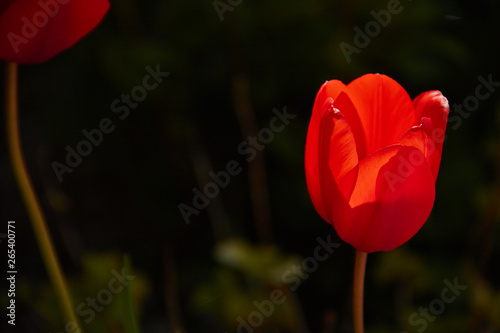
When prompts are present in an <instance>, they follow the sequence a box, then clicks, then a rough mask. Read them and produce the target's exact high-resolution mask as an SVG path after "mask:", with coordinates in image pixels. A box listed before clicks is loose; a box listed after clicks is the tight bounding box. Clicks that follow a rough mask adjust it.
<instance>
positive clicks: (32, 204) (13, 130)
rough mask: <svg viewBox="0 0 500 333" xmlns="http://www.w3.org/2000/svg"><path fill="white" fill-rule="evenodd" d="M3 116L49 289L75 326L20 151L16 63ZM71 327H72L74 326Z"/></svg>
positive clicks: (8, 79)
mask: <svg viewBox="0 0 500 333" xmlns="http://www.w3.org/2000/svg"><path fill="white" fill-rule="evenodd" d="M5 96H6V109H7V110H6V114H7V141H8V145H9V154H10V158H11V163H12V168H13V171H14V176H15V178H16V181H17V184H18V186H19V191H20V192H21V197H22V199H23V201H24V203H25V205H26V208H27V211H28V215H29V217H30V220H31V225H32V228H33V231H34V233H35V237H36V240H37V242H38V247H39V249H40V252H41V255H42V258H43V261H44V263H45V267H46V269H47V272H48V275H49V278H50V280H51V282H52V286H53V288H54V289H55V293H56V295H57V298H58V300H59V303H60V304H61V307H62V309H63V313H64V315H65V317H66V320H67V321H68V322H73V323H74V325H78V321H77V319H76V315H75V312H74V310H73V306H72V303H71V299H70V295H69V292H68V287H67V285H66V280H65V278H64V275H63V273H62V270H61V267H60V264H59V261H58V259H57V255H56V252H55V250H54V246H53V243H52V240H51V237H50V234H49V231H48V229H47V224H46V222H45V218H44V216H43V213H42V209H41V207H40V203H39V201H38V199H37V196H36V193H35V190H34V188H33V184H32V182H31V180H30V177H29V175H28V170H27V168H26V163H25V161H24V158H23V153H22V150H21V138H20V134H19V120H18V102H17V64H15V63H8V64H7V71H6V94H5ZM73 327H74V326H73Z"/></svg>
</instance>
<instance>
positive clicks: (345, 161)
mask: <svg viewBox="0 0 500 333" xmlns="http://www.w3.org/2000/svg"><path fill="white" fill-rule="evenodd" d="M330 110H331V111H330V112H328V113H326V114H325V120H326V121H327V122H328V123H332V124H333V129H332V130H331V134H330V145H329V151H322V153H328V166H329V169H328V170H325V172H328V173H331V174H332V175H333V178H334V180H335V184H336V186H337V187H339V191H340V193H341V194H342V195H343V197H344V199H345V200H348V199H349V198H350V196H351V193H352V191H353V189H354V185H355V184H356V176H357V172H353V170H357V167H358V161H359V158H358V153H357V148H356V141H355V139H354V134H353V132H352V130H351V126H350V125H349V122H348V121H347V120H346V119H345V117H344V115H343V114H342V113H341V112H340V111H339V110H338V109H336V108H334V107H333V105H332V106H331V109H330ZM328 133H330V131H329V132H328ZM325 140H327V138H325ZM320 176H321V177H324V175H323V174H320ZM340 184H342V186H339V185H340ZM325 204H327V205H328V206H330V205H331V204H332V203H331V202H326V203H325Z"/></svg>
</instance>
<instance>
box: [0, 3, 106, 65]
mask: <svg viewBox="0 0 500 333" xmlns="http://www.w3.org/2000/svg"><path fill="white" fill-rule="evenodd" d="M42 4H43V6H42ZM108 9H109V2H108V1H107V0H71V1H69V0H65V1H60V0H59V1H52V2H50V1H34V0H17V1H13V2H12V4H11V5H10V6H9V7H8V8H6V9H5V11H3V13H1V15H0V36H1V37H0V58H1V59H4V60H6V61H11V62H17V63H37V62H43V61H46V60H48V59H50V58H52V57H53V56H55V55H56V54H58V53H59V52H61V51H63V50H65V49H67V48H69V47H71V46H72V45H73V44H75V43H76V42H77V41H78V40H80V39H81V38H82V37H83V36H85V35H86V34H88V33H89V32H90V31H91V30H92V29H94V28H95V26H96V25H97V24H98V23H99V22H100V21H101V20H102V18H103V17H104V15H105V14H106V12H107V11H108Z"/></svg>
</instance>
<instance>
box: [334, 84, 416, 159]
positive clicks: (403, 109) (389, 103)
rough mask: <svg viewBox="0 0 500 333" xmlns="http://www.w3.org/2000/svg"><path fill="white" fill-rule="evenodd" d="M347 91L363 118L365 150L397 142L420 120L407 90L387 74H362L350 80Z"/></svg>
mask: <svg viewBox="0 0 500 333" xmlns="http://www.w3.org/2000/svg"><path fill="white" fill-rule="evenodd" d="M344 91H345V92H346V93H347V95H349V97H350V99H351V101H352V102H353V104H354V106H355V108H356V110H357V113H358V116H359V119H360V121H361V125H362V127H363V130H364V136H365V141H366V154H371V153H373V152H375V151H377V150H379V149H382V148H384V147H387V146H390V145H393V144H395V143H396V142H397V141H398V140H399V139H400V138H401V136H402V135H403V134H404V133H405V132H406V131H407V130H408V129H409V128H411V127H413V126H415V125H418V123H419V122H420V118H417V117H416V114H415V109H414V106H413V103H412V101H411V98H410V96H408V93H407V92H406V91H405V90H404V89H403V87H401V86H400V85H399V83H397V82H396V81H394V80H393V79H391V78H390V77H388V76H386V75H382V74H366V75H363V76H362V77H360V78H358V79H356V80H354V81H352V82H351V83H349V84H348V85H347V88H346V89H345V90H344ZM340 110H341V109H340ZM341 111H342V110H341Z"/></svg>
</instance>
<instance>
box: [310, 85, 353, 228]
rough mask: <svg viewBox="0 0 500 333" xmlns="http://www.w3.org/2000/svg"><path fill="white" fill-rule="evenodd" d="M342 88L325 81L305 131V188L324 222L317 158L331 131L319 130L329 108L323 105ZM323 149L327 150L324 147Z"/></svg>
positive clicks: (342, 87)
mask: <svg viewBox="0 0 500 333" xmlns="http://www.w3.org/2000/svg"><path fill="white" fill-rule="evenodd" d="M344 88H345V85H344V84H343V83H342V82H340V81H338V80H332V81H327V82H325V83H324V84H323V85H322V86H321V88H320V89H319V91H318V94H317V95H316V100H315V102H314V106H313V112H312V115H311V120H310V122H309V128H308V130H307V138H306V148H305V158H304V162H305V171H306V182H307V188H308V190H309V195H310V197H311V200H312V202H313V204H314V207H315V208H316V210H317V211H318V213H319V214H320V215H321V217H323V219H325V220H329V219H328V218H327V215H326V212H325V210H324V204H323V195H322V191H321V187H322V182H324V180H323V179H320V163H319V158H320V156H322V155H321V154H320V144H321V145H323V144H324V142H325V141H326V142H327V144H328V146H329V144H330V135H331V131H330V132H329V133H328V134H322V132H324V131H325V129H322V128H321V123H322V118H323V116H324V114H325V113H326V112H327V111H328V109H329V108H330V105H329V104H325V102H326V100H327V99H328V98H336V97H337V95H338V94H339V93H340V92H341V91H342V89H344ZM323 125H324V124H323ZM323 148H324V149H327V148H325V147H323ZM328 150H329V148H328V149H327V150H326V155H328ZM323 155H325V154H323ZM325 163H326V165H327V164H328V159H327V160H326V161H325Z"/></svg>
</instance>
